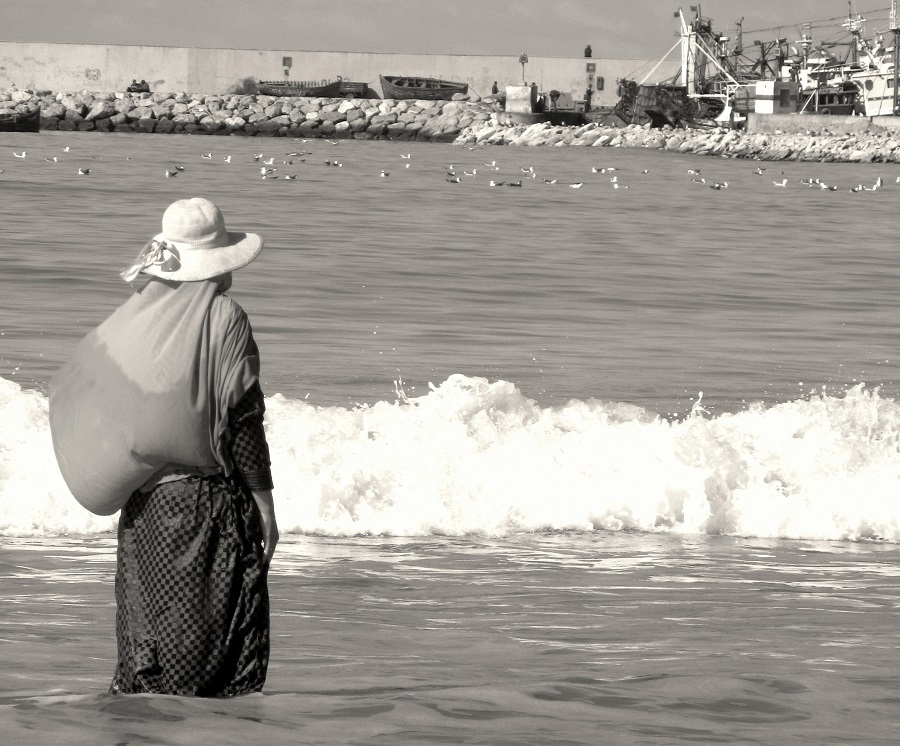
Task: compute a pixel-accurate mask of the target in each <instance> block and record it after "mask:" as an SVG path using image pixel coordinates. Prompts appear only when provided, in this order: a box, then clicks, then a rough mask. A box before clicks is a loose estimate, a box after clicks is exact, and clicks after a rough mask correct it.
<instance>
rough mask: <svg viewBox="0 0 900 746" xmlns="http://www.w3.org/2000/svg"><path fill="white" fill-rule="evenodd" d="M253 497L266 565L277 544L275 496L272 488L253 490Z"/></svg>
mask: <svg viewBox="0 0 900 746" xmlns="http://www.w3.org/2000/svg"><path fill="white" fill-rule="evenodd" d="M253 499H254V500H255V501H256V507H257V508H258V509H259V516H260V519H261V520H262V529H263V548H264V552H263V564H265V566H266V567H268V566H269V563H270V562H271V561H272V555H273V554H275V545H276V544H278V522H277V521H276V520H275V498H274V497H272V490H253Z"/></svg>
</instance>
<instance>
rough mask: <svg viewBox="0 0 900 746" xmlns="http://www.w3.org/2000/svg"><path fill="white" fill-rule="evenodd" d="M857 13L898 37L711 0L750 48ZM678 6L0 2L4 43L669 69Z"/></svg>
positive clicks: (800, 9)
mask: <svg viewBox="0 0 900 746" xmlns="http://www.w3.org/2000/svg"><path fill="white" fill-rule="evenodd" d="M848 6H852V8H853V12H854V14H856V13H859V14H860V15H862V16H863V18H866V19H867V23H866V24H865V29H866V32H867V35H872V34H874V33H875V32H877V31H883V32H885V33H887V28H888V20H887V19H888V11H889V9H890V6H891V0H707V1H706V2H702V3H700V8H701V11H702V13H703V15H704V16H706V17H709V18H711V19H712V21H713V29H714V30H715V31H718V32H720V33H724V34H728V35H730V36H732V37H733V36H734V32H735V30H736V28H737V26H736V22H737V21H738V20H739V19H741V18H743V29H744V44H745V46H748V44H749V45H752V43H753V42H754V41H756V40H761V41H771V40H774V39H776V38H778V37H783V38H786V39H788V40H789V41H795V40H796V39H799V38H800V35H801V33H802V32H803V24H804V23H812V35H813V38H814V39H819V40H833V39H836V38H838V37H841V35H842V31H841V29H840V23H841V19H843V18H846V16H847V12H848ZM679 7H681V8H683V9H684V11H685V13H686V15H688V16H690V17H693V13H692V12H691V11H690V7H691V3H690V2H685V3H680V2H678V0H675V1H673V2H669V0H0V41H38V42H62V43H76V44H127V45H148V46H172V47H213V48H234V49H264V50H276V51H277V50H285V51H288V50H290V51H336V52H385V53H405V54H423V53H424V54H428V53H432V54H471V55H512V56H515V57H518V56H519V55H520V54H522V53H523V52H524V53H526V54H529V55H533V56H549V57H569V56H573V57H577V56H581V55H582V53H583V51H584V47H585V46H586V45H587V44H590V45H591V46H592V49H593V55H594V57H599V58H603V57H611V58H622V59H662V58H663V57H664V56H665V55H666V53H667V52H668V51H669V50H670V49H671V47H672V46H673V45H674V44H675V43H676V41H677V30H678V21H677V19H676V18H675V17H674V15H675V13H677V11H678V9H679Z"/></svg>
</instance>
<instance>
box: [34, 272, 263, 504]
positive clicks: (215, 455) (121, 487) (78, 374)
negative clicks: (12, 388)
mask: <svg viewBox="0 0 900 746" xmlns="http://www.w3.org/2000/svg"><path fill="white" fill-rule="evenodd" d="M221 290H222V285H221V283H218V282H216V281H215V280H202V281H198V282H182V283H175V282H169V281H165V280H159V279H155V278H153V279H151V280H150V281H149V282H148V283H147V285H146V286H144V288H143V289H141V290H140V291H139V292H137V293H135V294H134V295H133V296H131V298H129V299H128V300H127V301H126V302H125V303H124V304H122V305H121V306H120V307H119V308H118V309H116V311H114V312H113V314H112V315H111V316H110V317H109V318H108V319H106V321H104V322H103V323H102V324H100V326H98V327H97V328H96V329H94V330H93V331H91V332H89V333H88V334H87V336H86V337H85V338H84V339H83V340H82V341H81V342H80V343H79V344H78V346H77V347H76V349H75V352H74V354H73V356H72V358H71V360H69V362H67V363H66V364H65V365H64V366H63V367H62V368H61V369H60V370H59V372H58V373H57V374H56V376H54V378H53V381H52V383H51V386H50V430H51V434H52V436H53V448H54V451H55V453H56V459H57V461H58V463H59V467H60V470H61V472H62V475H63V478H64V479H65V481H66V484H67V485H68V487H69V489H70V490H71V491H72V494H73V495H74V496H75V499H76V500H78V501H79V502H80V503H81V504H82V505H83V506H84V507H85V508H87V509H88V510H90V511H91V512H93V513H96V514H98V515H109V514H111V513H114V512H115V511H116V510H119V509H120V508H121V507H122V506H123V505H124V504H125V502H126V501H127V500H128V497H129V496H130V495H131V494H132V493H133V492H134V490H136V489H138V488H139V487H141V486H142V485H144V484H146V483H147V482H149V481H151V480H154V479H155V478H157V477H159V476H160V475H162V474H165V473H167V472H170V471H173V470H178V469H179V467H180V468H182V469H184V468H187V469H188V470H190V469H191V468H195V469H199V470H201V471H209V470H215V469H216V468H221V470H222V471H223V472H224V473H225V474H229V473H230V472H231V471H232V469H233V465H232V463H231V460H230V457H229V455H228V450H227V444H226V443H225V442H224V438H223V436H224V434H225V432H226V430H227V427H228V409H229V408H230V407H233V406H234V405H235V404H237V402H239V401H240V399H241V397H242V396H243V395H244V394H245V393H246V392H247V391H248V390H249V389H250V387H251V386H253V384H254V383H255V382H256V381H257V380H258V378H259V354H258V351H257V349H256V345H255V343H254V341H253V336H252V332H251V329H250V323H249V321H248V320H247V316H246V314H245V313H244V311H243V309H242V308H241V307H240V306H239V305H238V304H237V303H235V302H234V301H232V300H231V299H230V298H228V297H227V296H225V295H222V293H221Z"/></svg>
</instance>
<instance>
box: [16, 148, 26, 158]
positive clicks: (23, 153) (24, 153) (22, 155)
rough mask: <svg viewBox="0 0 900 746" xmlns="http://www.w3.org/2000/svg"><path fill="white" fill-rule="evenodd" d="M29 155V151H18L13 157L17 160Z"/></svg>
mask: <svg viewBox="0 0 900 746" xmlns="http://www.w3.org/2000/svg"><path fill="white" fill-rule="evenodd" d="M27 154H28V153H27V151H25V150H23V151H22V152H21V153H17V152H16V151H13V155H14V156H15V157H16V158H24V157H25V156H26V155H27Z"/></svg>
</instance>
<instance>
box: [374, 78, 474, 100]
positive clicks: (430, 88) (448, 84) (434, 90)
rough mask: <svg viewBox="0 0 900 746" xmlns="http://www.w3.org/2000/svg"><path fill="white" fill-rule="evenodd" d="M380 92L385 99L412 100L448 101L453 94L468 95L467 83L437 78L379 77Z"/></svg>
mask: <svg viewBox="0 0 900 746" xmlns="http://www.w3.org/2000/svg"><path fill="white" fill-rule="evenodd" d="M380 78H381V92H382V94H384V97H385V98H391V99H403V98H414V99H424V100H445V101H446V100H448V99H451V98H453V94H454V93H468V91H469V86H468V84H467V83H455V82H453V81H452V80H438V79H437V78H413V77H404V76H401V75H381V76H380Z"/></svg>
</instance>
